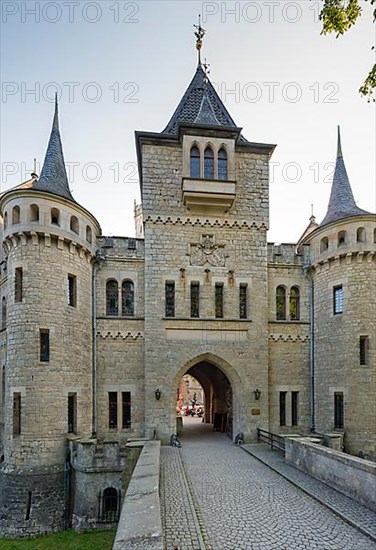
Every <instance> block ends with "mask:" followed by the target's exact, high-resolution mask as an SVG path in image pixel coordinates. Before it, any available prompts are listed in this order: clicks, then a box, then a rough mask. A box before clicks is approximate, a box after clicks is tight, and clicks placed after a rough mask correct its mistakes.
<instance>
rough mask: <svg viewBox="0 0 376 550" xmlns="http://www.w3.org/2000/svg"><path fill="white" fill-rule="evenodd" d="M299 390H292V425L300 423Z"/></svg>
mask: <svg viewBox="0 0 376 550" xmlns="http://www.w3.org/2000/svg"><path fill="white" fill-rule="evenodd" d="M298 407H299V392H298V391H292V392H291V426H297V425H298Z"/></svg>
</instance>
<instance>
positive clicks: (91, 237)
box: [86, 225, 93, 244]
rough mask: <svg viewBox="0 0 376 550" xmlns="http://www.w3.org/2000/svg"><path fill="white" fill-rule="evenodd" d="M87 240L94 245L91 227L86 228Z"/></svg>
mask: <svg viewBox="0 0 376 550" xmlns="http://www.w3.org/2000/svg"><path fill="white" fill-rule="evenodd" d="M86 240H87V242H88V243H90V244H92V242H93V232H92V230H91V227H90V226H89V225H87V226H86Z"/></svg>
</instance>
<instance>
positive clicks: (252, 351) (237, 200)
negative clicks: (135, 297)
mask: <svg viewBox="0 0 376 550" xmlns="http://www.w3.org/2000/svg"><path fill="white" fill-rule="evenodd" d="M204 33H205V31H204V29H202V27H201V26H198V27H197V33H196V37H197V49H198V51H199V53H200V49H201V45H202V38H203V35H204ZM206 68H207V67H206V66H203V65H202V63H201V60H200V55H199V62H198V66H197V69H196V72H195V75H194V77H193V79H192V81H191V83H190V84H189V86H188V88H187V90H186V92H185V94H184V96H183V98H182V99H181V101H180V103H179V105H178V107H177V109H176V110H175V112H174V114H173V116H172V117H171V119H170V121H169V122H168V124H167V126H166V127H165V129H164V130H163V132H161V133H146V132H136V144H137V154H138V163H139V172H140V184H141V195H142V210H143V217H144V228H145V403H146V409H145V415H146V420H145V422H146V435H147V436H148V435H152V434H153V433H154V432H155V433H156V435H157V436H158V437H160V438H162V439H167V438H169V436H170V435H171V434H172V433H175V431H176V426H175V396H176V387H177V382H178V379H179V377H180V376H182V374H184V365H187V364H192V362H194V361H195V358H197V360H198V361H199V360H200V357H201V356H204V355H205V356H207V354H210V356H211V357H217V358H218V364H217V365H216V366H217V367H219V368H221V364H222V365H226V367H223V374H224V375H225V376H226V377H227V378H228V380H229V381H230V383H231V387H232V390H233V407H232V411H231V415H232V418H231V421H232V424H233V432H234V434H235V433H237V432H238V431H243V432H245V433H246V435H247V436H248V438H254V437H255V434H256V427H258V426H260V427H261V426H262V427H264V428H266V427H267V426H268V403H267V393H268V392H267V386H268V351H267V350H268V340H267V338H268V331H267V321H268V318H267V299H266V296H267V289H266V285H267V273H266V271H267V245H266V231H267V228H268V223H269V205H268V200H269V198H268V184H269V181H268V176H269V168H268V163H269V158H270V156H271V154H272V152H273V150H274V145H267V144H260V143H253V142H249V141H248V140H247V139H245V137H244V136H243V135H242V133H241V128H239V127H238V126H236V124H235V122H234V121H233V119H232V118H231V116H230V114H229V113H228V111H227V109H226V108H225V106H224V104H223V103H222V101H221V99H220V97H219V96H218V94H217V93H216V91H215V90H214V88H213V86H212V84H211V82H210V80H209V78H208V75H207V71H206ZM240 380H241V383H240ZM256 387H259V388H262V389H263V390H264V391H265V393H264V395H265V399H263V400H262V402H261V406H259V405H258V403H256V404H255V403H252V398H251V395H253V392H252V390H254V389H255V388H256ZM157 388H158V389H160V392H161V393H160V395H161V397H160V399H158V400H157V399H155V397H154V394H155V390H156V389H157ZM214 402H215V399H214ZM256 405H257V406H256Z"/></svg>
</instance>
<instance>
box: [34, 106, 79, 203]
mask: <svg viewBox="0 0 376 550" xmlns="http://www.w3.org/2000/svg"><path fill="white" fill-rule="evenodd" d="M33 189H36V190H38V191H46V192H47V193H53V194H54V195H59V196H60V197H64V198H65V199H68V200H70V201H74V198H73V197H72V195H71V192H70V190H69V183H68V177H67V172H66V169H65V163H64V155H63V147H62V145H61V138H60V130H59V113H58V103H57V95H56V97H55V113H54V119H53V123H52V130H51V135H50V140H49V142H48V147H47V151H46V156H45V158H44V163H43V168H42V172H41V175H40V178H39V179H38V180H37V181H36V182H35V184H34V186H33Z"/></svg>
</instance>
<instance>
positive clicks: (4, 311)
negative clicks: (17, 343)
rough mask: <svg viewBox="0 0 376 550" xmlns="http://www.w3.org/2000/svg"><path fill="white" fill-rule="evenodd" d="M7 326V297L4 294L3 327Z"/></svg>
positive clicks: (2, 306) (2, 304)
mask: <svg viewBox="0 0 376 550" xmlns="http://www.w3.org/2000/svg"><path fill="white" fill-rule="evenodd" d="M6 326H7V299H6V298H5V296H3V299H2V301H1V328H5V327H6Z"/></svg>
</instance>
